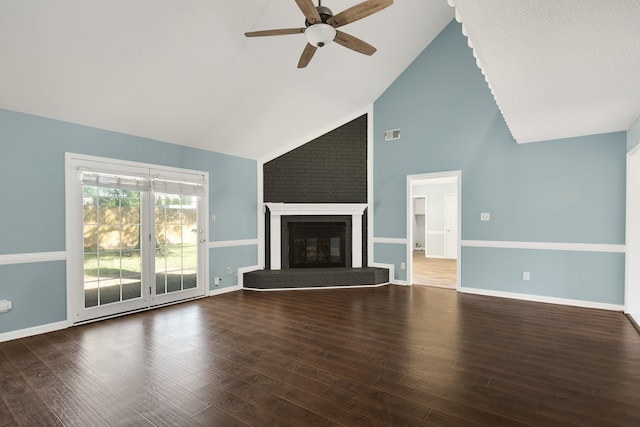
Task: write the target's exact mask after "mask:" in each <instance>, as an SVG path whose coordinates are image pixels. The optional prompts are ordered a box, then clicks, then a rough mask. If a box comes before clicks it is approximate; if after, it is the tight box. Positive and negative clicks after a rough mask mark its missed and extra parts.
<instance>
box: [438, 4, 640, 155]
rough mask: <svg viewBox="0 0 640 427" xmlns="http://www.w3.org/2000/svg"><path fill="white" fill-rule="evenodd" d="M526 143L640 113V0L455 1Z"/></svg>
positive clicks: (598, 129) (621, 127) (621, 126)
mask: <svg viewBox="0 0 640 427" xmlns="http://www.w3.org/2000/svg"><path fill="white" fill-rule="evenodd" d="M449 3H450V4H452V5H454V6H455V8H456V19H457V20H458V21H460V22H462V24H463V30H464V33H466V34H467V37H468V39H469V44H470V46H472V47H473V49H474V53H475V56H476V59H477V61H478V66H479V67H480V68H481V69H482V70H483V72H484V75H485V78H486V80H487V82H488V83H489V86H490V87H491V89H492V91H493V95H494V97H495V98H496V102H497V103H498V106H499V107H500V109H501V111H502V114H503V116H504V118H505V120H506V122H507V125H508V126H509V128H510V129H511V133H512V135H513V137H514V138H515V139H516V141H517V142H519V143H525V142H535V141H544V140H551V139H558V138H566V137H574V136H581V135H592V134H600V133H606V132H614V131H625V130H627V129H628V128H629V127H630V126H631V124H632V123H633V121H634V120H635V119H636V118H637V117H638V116H639V115H640V0H606V1H605V0H527V1H521V0H518V1H515V0H482V1H478V0H449Z"/></svg>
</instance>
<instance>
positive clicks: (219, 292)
mask: <svg viewBox="0 0 640 427" xmlns="http://www.w3.org/2000/svg"><path fill="white" fill-rule="evenodd" d="M241 289H242V285H234V286H225V287H224V288H219V289H211V290H209V292H207V296H208V297H212V296H215V295H222V294H226V293H229V292H235V291H239V290H241Z"/></svg>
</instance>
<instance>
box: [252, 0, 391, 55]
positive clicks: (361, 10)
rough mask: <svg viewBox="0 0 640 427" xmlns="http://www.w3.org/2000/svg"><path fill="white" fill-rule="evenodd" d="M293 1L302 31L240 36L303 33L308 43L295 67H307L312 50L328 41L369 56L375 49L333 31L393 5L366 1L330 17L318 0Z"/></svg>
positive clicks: (384, 0)
mask: <svg viewBox="0 0 640 427" xmlns="http://www.w3.org/2000/svg"><path fill="white" fill-rule="evenodd" d="M295 1H296V3H297V4H298V7H299V8H300V10H301V11H302V13H303V14H304V16H305V18H306V19H305V21H304V24H305V27H304V28H282V29H278V30H264V31H251V32H248V33H244V35H245V36H246V37H264V36H284V35H287V34H302V33H304V35H305V36H306V37H307V42H308V43H307V45H306V46H305V47H304V50H303V51H302V56H301V57H300V61H298V68H304V67H306V66H307V65H309V62H310V61H311V58H313V55H314V54H315V53H316V50H318V48H319V47H323V46H325V45H327V44H328V43H331V42H332V41H335V42H336V43H338V44H340V45H342V46H344V47H346V48H349V49H351V50H354V51H356V52H359V53H362V54H364V55H373V54H374V53H375V51H376V48H375V47H373V46H371V45H370V44H369V43H366V42H364V41H362V40H360V39H359V38H357V37H354V36H352V35H349V34H347V33H344V32H342V31H339V30H336V28H339V27H342V26H343V25H347V24H350V23H352V22H355V21H358V20H360V19H362V18H366V17H367V16H369V15H372V14H374V13H376V12H379V11H381V10H382V9H384V8H386V7H388V6H391V5H392V4H393V0H367V1H364V2H362V3H359V4H357V5H355V6H353V7H350V8H348V9H345V10H343V11H342V12H340V13H338V14H337V15H334V14H333V12H331V10H330V9H329V8H328V7H325V6H322V1H321V0H318V6H315V5H314V4H313V0H295Z"/></svg>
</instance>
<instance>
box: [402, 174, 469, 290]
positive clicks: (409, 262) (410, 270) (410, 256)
mask: <svg viewBox="0 0 640 427" xmlns="http://www.w3.org/2000/svg"><path fill="white" fill-rule="evenodd" d="M437 178H455V179H456V183H457V191H456V193H457V195H458V239H457V242H458V243H457V246H458V248H457V254H458V255H457V259H458V262H457V263H456V265H457V271H456V291H460V287H461V278H462V274H461V272H462V257H461V246H460V242H461V239H462V171H461V170H454V171H445V172H433V173H422V174H415V175H407V198H406V200H407V205H406V206H407V209H406V210H407V217H406V224H407V238H406V240H407V242H408V243H407V245H406V247H407V255H406V258H407V283H409V284H411V280H412V277H413V215H414V212H413V211H414V209H413V196H414V194H413V185H414V184H415V183H416V182H417V181H421V180H429V179H437ZM425 228H426V227H425ZM425 246H426V244H425Z"/></svg>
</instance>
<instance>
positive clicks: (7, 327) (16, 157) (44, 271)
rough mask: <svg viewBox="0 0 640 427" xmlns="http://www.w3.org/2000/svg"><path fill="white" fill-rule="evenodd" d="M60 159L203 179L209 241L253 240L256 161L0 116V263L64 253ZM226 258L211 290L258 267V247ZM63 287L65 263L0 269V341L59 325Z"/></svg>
mask: <svg viewBox="0 0 640 427" xmlns="http://www.w3.org/2000/svg"><path fill="white" fill-rule="evenodd" d="M65 152H72V153H80V154H87V155H93V156H104V157H110V158H115V159H123V160H130V161H138V162H143V163H151V164H157V165H166V166H172V167H180V168H186V169H196V170H201V171H206V172H209V187H210V188H209V191H210V193H209V212H210V214H215V215H216V217H217V219H216V221H215V222H213V223H210V226H209V240H210V241H228V240H242V239H256V238H257V204H256V203H257V164H256V162H255V161H254V160H249V159H244V158H240V157H234V156H229V155H224V154H219V153H215V152H211V151H205V150H198V149H193V148H188V147H183V146H179V145H173V144H168V143H164V142H159V141H154V140H149V139H145V138H139V137H135V136H131V135H125V134H120V133H116V132H110V131H105V130H100V129H95V128H91V127H87V126H80V125H75V124H71V123H65V122H60V121H56V120H50V119H46V118H42V117H36V116H31V115H27V114H22V113H17V112H13V111H8V110H1V109H0V223H1V224H2V236H1V237H0V255H9V254H24V253H34V252H57V251H64V250H65V205H64V203H65V191H64V184H65V177H64V156H65ZM230 251H231V248H216V249H211V250H210V254H209V255H210V282H211V283H210V285H209V288H210V289H214V285H213V277H216V276H218V277H223V274H225V270H226V268H227V267H232V269H233V271H234V272H235V271H237V268H238V267H243V266H249V265H255V264H257V249H256V247H253V248H250V249H246V248H245V249H241V250H237V251H235V252H231V253H234V254H236V255H237V256H236V257H231V258H230V257H229V256H227V254H228V253H229V252H230ZM218 254H220V255H218ZM219 257H223V258H224V265H220V263H219V262H218V258H219ZM219 270H220V271H219ZM65 281H66V279H65V263H64V261H52V262H45V263H35V264H20V265H4V266H2V265H0V299H9V300H12V301H13V303H14V308H13V310H11V311H9V312H8V313H5V314H0V333H3V332H7V331H12V330H17V329H23V328H27V327H32V326H37V325H43V324H47V323H53V322H58V321H63V320H65V319H66V307H65V304H66V295H65ZM235 283H237V279H236V280H235V282H234V280H232V279H231V278H230V280H227V281H225V280H223V283H222V284H221V285H220V286H216V287H215V288H216V289H217V288H220V287H224V286H230V285H233V284H235Z"/></svg>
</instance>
